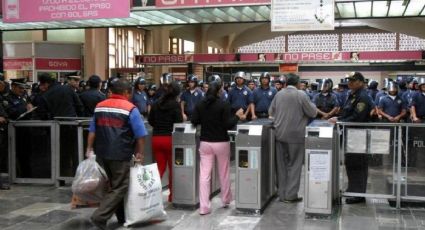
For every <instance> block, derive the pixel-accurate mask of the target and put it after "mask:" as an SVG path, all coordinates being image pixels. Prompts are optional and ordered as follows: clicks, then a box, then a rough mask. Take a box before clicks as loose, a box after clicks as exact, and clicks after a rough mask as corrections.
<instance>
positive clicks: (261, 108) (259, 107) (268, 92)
mask: <svg viewBox="0 0 425 230" xmlns="http://www.w3.org/2000/svg"><path fill="white" fill-rule="evenodd" d="M276 93H277V90H276V89H274V88H271V87H270V74H269V73H268V72H264V73H261V75H260V87H258V88H256V89H255V90H254V92H253V94H254V105H255V116H256V117H257V118H268V117H269V112H268V111H269V107H270V104H271V103H272V100H273V98H274V96H275V95H276Z"/></svg>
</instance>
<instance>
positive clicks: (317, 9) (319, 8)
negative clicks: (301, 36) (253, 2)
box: [271, 0, 335, 31]
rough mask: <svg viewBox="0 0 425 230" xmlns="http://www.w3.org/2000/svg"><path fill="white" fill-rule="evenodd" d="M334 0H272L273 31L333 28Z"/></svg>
mask: <svg viewBox="0 0 425 230" xmlns="http://www.w3.org/2000/svg"><path fill="white" fill-rule="evenodd" d="M334 7H335V2H334V0H272V7H271V27H272V28H271V30H272V31H304V30H333V29H334V22H335V15H334Z"/></svg>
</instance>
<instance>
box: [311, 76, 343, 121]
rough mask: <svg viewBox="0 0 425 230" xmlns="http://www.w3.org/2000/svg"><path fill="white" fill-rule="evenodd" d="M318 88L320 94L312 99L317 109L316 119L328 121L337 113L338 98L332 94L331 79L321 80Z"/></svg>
mask: <svg viewBox="0 0 425 230" xmlns="http://www.w3.org/2000/svg"><path fill="white" fill-rule="evenodd" d="M319 86H320V93H319V94H316V95H315V96H314V97H313V103H314V104H315V105H316V107H317V117H318V118H321V119H329V118H331V117H333V116H334V115H335V114H336V113H337V112H338V109H339V102H338V98H337V96H336V95H335V94H334V93H333V92H332V86H333V82H332V80H331V79H329V78H326V79H323V80H322V81H321V82H320V84H319Z"/></svg>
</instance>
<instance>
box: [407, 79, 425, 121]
mask: <svg viewBox="0 0 425 230" xmlns="http://www.w3.org/2000/svg"><path fill="white" fill-rule="evenodd" d="M418 87H419V91H418V92H415V93H414V94H413V96H412V102H411V103H410V113H411V114H412V121H413V122H415V123H425V78H420V79H419V80H418Z"/></svg>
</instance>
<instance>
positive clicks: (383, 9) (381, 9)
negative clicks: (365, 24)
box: [372, 1, 388, 17]
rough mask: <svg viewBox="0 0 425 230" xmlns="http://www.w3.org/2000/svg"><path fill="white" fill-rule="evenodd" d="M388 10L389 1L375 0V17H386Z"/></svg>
mask: <svg viewBox="0 0 425 230" xmlns="http://www.w3.org/2000/svg"><path fill="white" fill-rule="evenodd" d="M387 12H388V4H387V1H375V2H373V15H372V16H373V17H385V16H387Z"/></svg>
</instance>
